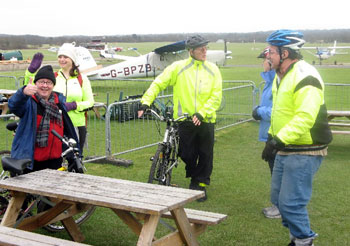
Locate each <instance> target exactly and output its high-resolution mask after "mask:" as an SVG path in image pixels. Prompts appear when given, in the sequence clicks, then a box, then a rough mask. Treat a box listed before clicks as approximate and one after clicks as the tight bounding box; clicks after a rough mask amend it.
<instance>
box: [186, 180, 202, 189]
mask: <svg viewBox="0 0 350 246" xmlns="http://www.w3.org/2000/svg"><path fill="white" fill-rule="evenodd" d="M189 188H190V190H199V188H200V187H199V183H198V182H197V181H193V180H191V183H190V186H189Z"/></svg>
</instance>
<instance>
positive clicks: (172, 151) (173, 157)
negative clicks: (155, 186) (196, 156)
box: [148, 109, 189, 185]
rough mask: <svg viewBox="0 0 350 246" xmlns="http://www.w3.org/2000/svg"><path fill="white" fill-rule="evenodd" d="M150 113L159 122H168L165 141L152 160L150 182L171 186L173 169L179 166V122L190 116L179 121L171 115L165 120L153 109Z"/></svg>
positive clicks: (185, 116) (180, 118) (184, 116)
mask: <svg viewBox="0 0 350 246" xmlns="http://www.w3.org/2000/svg"><path fill="white" fill-rule="evenodd" d="M149 112H151V114H152V115H154V116H155V117H156V118H157V119H158V120H160V121H163V122H166V128H165V132H164V136H163V141H162V142H161V143H159V145H158V149H157V152H156V154H155V156H154V157H153V159H151V160H152V166H151V170H150V174H149V179H148V182H149V183H152V181H153V180H157V181H158V183H159V184H163V185H164V184H165V185H170V180H171V172H172V169H173V168H174V167H177V165H178V148H179V136H178V121H180V120H182V119H188V118H189V117H188V114H185V115H183V116H180V117H179V118H177V119H172V118H171V117H170V115H169V116H167V117H165V118H164V117H163V116H160V115H159V114H158V113H157V112H155V111H154V110H152V109H150V110H149Z"/></svg>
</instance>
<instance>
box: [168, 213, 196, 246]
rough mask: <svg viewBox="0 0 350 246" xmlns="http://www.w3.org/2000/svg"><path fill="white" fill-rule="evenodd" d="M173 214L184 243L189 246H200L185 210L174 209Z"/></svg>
mask: <svg viewBox="0 0 350 246" xmlns="http://www.w3.org/2000/svg"><path fill="white" fill-rule="evenodd" d="M171 214H172V216H173V217H174V219H175V223H176V225H177V228H178V230H179V233H180V237H181V239H182V241H183V242H184V243H185V244H186V245H188V246H198V245H199V243H198V241H197V238H196V236H195V234H194V231H193V229H192V228H191V225H190V222H189V221H188V219H187V216H186V213H185V210H184V209H183V208H178V209H174V210H172V211H171Z"/></svg>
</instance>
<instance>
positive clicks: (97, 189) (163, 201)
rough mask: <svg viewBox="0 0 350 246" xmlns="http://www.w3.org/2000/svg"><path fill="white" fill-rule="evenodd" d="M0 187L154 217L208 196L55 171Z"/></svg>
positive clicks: (41, 172) (0, 183)
mask: <svg viewBox="0 0 350 246" xmlns="http://www.w3.org/2000/svg"><path fill="white" fill-rule="evenodd" d="M0 186H1V187H4V188H7V189H16V190H22V191H25V192H28V193H36V194H40V195H46V196H51V197H56V198H60V199H67V200H72V201H77V202H81V203H88V204H93V205H97V206H104V207H111V208H117V209H128V210H131V211H133V212H141V213H151V214H161V213H164V212H166V211H169V210H170V209H173V208H176V207H178V206H183V205H184V204H186V203H187V202H190V201H193V200H195V199H198V198H200V197H202V196H204V192H202V191H193V190H188V189H181V188H174V187H164V186H159V185H154V184H147V183H140V182H134V181H125V180H116V179H111V178H105V177H96V176H92V175H87V174H73V173H67V172H59V171H55V170H50V171H49V170H45V172H44V170H43V171H40V172H33V173H30V174H26V175H22V176H21V182H16V181H15V180H13V181H12V180H11V179H9V180H8V181H0Z"/></svg>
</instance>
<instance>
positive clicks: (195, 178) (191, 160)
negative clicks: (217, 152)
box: [179, 121, 214, 185]
mask: <svg viewBox="0 0 350 246" xmlns="http://www.w3.org/2000/svg"><path fill="white" fill-rule="evenodd" d="M179 136H180V146H179V156H180V157H181V159H182V160H183V161H184V162H185V164H186V178H191V179H192V180H191V181H192V182H199V183H205V184H207V185H209V184H210V175H211V173H212V171H213V152H214V124H213V123H203V122H202V123H201V125H200V126H195V125H194V124H193V123H192V122H190V121H186V122H182V123H181V124H180V125H179Z"/></svg>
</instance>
